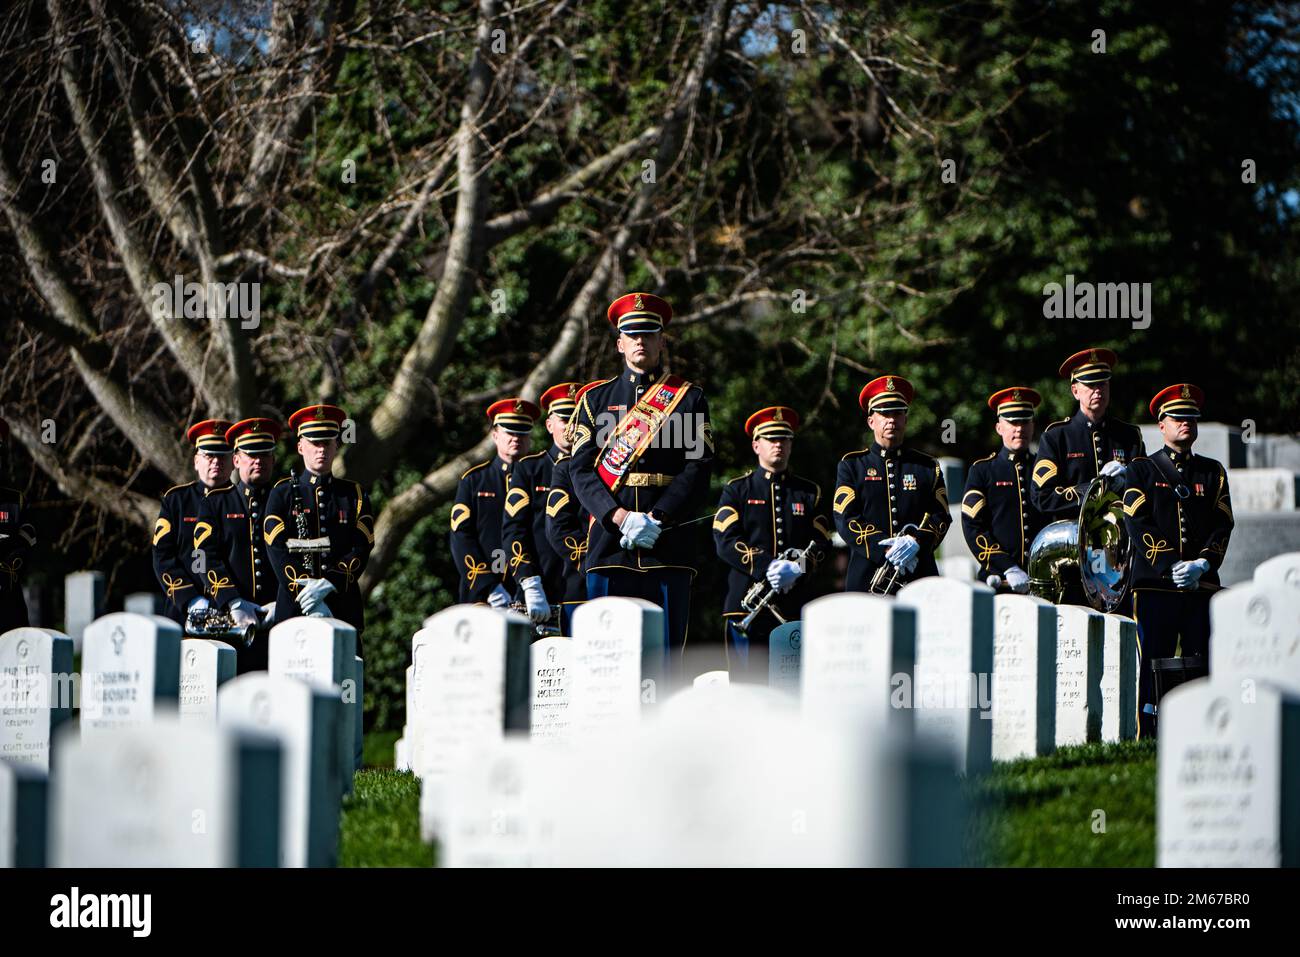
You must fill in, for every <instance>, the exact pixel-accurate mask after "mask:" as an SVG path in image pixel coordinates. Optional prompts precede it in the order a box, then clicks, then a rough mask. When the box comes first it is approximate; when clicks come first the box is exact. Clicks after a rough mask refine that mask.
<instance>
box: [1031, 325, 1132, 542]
mask: <svg viewBox="0 0 1300 957" xmlns="http://www.w3.org/2000/svg"><path fill="white" fill-rule="evenodd" d="M1117 361H1118V359H1117V357H1116V355H1115V353H1114V352H1112V351H1111V350H1110V349H1084V350H1082V351H1081V352H1076V353H1075V354H1074V355H1072V356H1070V358H1068V359H1066V360H1065V361H1064V362H1063V363H1061V368H1060V370H1059V372H1060V375H1061V376H1062V377H1065V376H1068V377H1069V379H1070V394H1071V395H1073V396H1074V398H1075V399H1076V400H1077V401H1078V403H1079V411H1077V412H1075V413H1074V415H1073V416H1071V417H1070V418H1068V419H1062V420H1061V421H1059V422H1053V423H1052V424H1051V425H1049V426H1048V427H1047V428H1045V429H1044V430H1043V437H1042V440H1041V441H1040V442H1039V443H1038V457H1037V458H1036V459H1035V460H1034V475H1033V486H1032V488H1031V489H1030V492H1031V495H1030V497H1031V498H1032V500H1033V505H1034V507H1035V508H1037V509H1038V510H1039V511H1040V512H1042V513H1043V516H1044V518H1045V519H1046V520H1047V521H1049V522H1050V521H1053V520H1055V519H1058V518H1068V519H1074V518H1078V516H1079V505H1080V504H1081V503H1080V499H1081V497H1082V496H1083V494H1084V493H1085V492H1086V491H1087V490H1088V484H1089V483H1090V482H1091V481H1092V480H1093V479H1094V478H1096V477H1097V476H1098V475H1106V476H1109V477H1110V479H1111V484H1112V487H1114V488H1120V489H1122V488H1123V487H1124V471H1125V469H1126V468H1127V467H1128V463H1129V462H1132V461H1133V460H1134V459H1135V458H1137V457H1138V456H1139V455H1142V454H1143V453H1144V447H1143V445H1142V433H1141V432H1139V431H1138V428H1137V426H1135V425H1130V424H1129V423H1127V422H1121V421H1120V420H1119V419H1115V418H1111V417H1110V416H1108V415H1107V414H1106V410H1107V408H1108V407H1109V406H1110V378H1111V370H1112V369H1114V367H1115V364H1116V362H1117Z"/></svg>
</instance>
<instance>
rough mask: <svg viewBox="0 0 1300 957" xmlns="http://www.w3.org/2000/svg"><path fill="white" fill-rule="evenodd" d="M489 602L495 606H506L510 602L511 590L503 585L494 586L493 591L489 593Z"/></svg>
mask: <svg viewBox="0 0 1300 957" xmlns="http://www.w3.org/2000/svg"><path fill="white" fill-rule="evenodd" d="M488 604H489V605H491V606H492V607H493V608H505V607H506V606H507V605H509V604H510V592H508V591H506V590H505V588H503V587H502V586H500V585H497V587H496V588H493V589H492V591H491V593H489V594H488Z"/></svg>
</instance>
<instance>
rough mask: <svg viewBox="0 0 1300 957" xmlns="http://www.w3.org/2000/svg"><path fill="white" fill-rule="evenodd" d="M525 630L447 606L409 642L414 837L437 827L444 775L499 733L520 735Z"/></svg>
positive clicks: (514, 619)
mask: <svg viewBox="0 0 1300 957" xmlns="http://www.w3.org/2000/svg"><path fill="white" fill-rule="evenodd" d="M532 637H533V629H532V625H531V624H530V623H529V621H528V619H526V618H524V617H523V616H522V615H516V614H510V613H507V614H502V613H499V612H497V611H496V610H495V609H492V608H488V607H486V606H480V605H468V604H465V605H453V606H451V607H450V608H447V609H445V610H443V611H441V612H439V613H438V614H436V615H434V616H432V617H431V618H430V625H429V627H427V628H422V629H421V630H420V631H418V632H416V634H415V637H414V638H413V639H412V642H411V655H412V658H413V660H414V665H413V668H414V671H413V673H412V678H411V687H412V691H413V693H412V701H411V709H410V711H408V713H407V719H406V720H407V731H408V735H407V741H408V744H407V749H408V754H409V759H410V763H411V770H412V771H414V772H415V773H416V774H417V775H418V776H419V777H420V778H421V786H420V832H421V835H422V836H423V837H424V838H425V839H426V840H431V839H433V838H435V837H437V836H438V835H439V834H440V833H441V830H442V827H443V826H444V824H445V818H444V815H445V809H446V803H445V797H446V796H445V792H444V787H445V784H446V776H447V774H448V773H450V771H451V770H452V769H453V768H454V767H455V766H456V764H457V763H459V762H460V761H461V760H463V759H464V756H465V754H467V753H468V752H469V751H470V750H471V749H472V748H474V747H475V746H477V745H479V744H483V743H485V742H489V743H490V742H492V741H498V740H500V739H501V736H502V735H503V734H504V733H505V731H506V730H509V729H512V730H520V731H527V730H528V722H529V706H530V702H529V696H528V684H529V673H528V668H529V660H528V646H529V643H530V641H531V639H532Z"/></svg>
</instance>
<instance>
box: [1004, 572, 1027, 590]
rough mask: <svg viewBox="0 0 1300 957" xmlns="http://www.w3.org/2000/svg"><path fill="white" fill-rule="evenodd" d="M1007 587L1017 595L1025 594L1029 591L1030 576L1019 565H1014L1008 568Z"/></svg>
mask: <svg viewBox="0 0 1300 957" xmlns="http://www.w3.org/2000/svg"><path fill="white" fill-rule="evenodd" d="M1006 579H1007V587H1008V588H1010V589H1011V590H1012V591H1013V592H1015V593H1016V594H1017V595H1023V594H1025V593H1026V592H1028V591H1029V576H1028V575H1026V574H1025V570H1024V569H1023V568H1021V567H1020V566H1019V565H1012V566H1011V567H1010V568H1008V569H1007V574H1006Z"/></svg>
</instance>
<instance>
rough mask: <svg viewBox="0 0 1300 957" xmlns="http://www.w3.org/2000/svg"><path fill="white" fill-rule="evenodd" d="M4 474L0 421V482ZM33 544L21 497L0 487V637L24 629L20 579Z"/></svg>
mask: <svg viewBox="0 0 1300 957" xmlns="http://www.w3.org/2000/svg"><path fill="white" fill-rule="evenodd" d="M8 474H9V423H7V422H5V421H4V419H0V479H2V478H5V477H6V476H8ZM35 544H36V528H35V526H33V525H32V523H31V521H30V519H29V517H28V514H27V510H26V507H25V506H24V505H23V493H22V492H20V491H18V489H16V488H10V487H9V486H7V485H0V635H2V634H4V633H5V632H6V631H8V630H9V629H10V628H25V627H26V626H27V623H28V620H29V619H28V617H27V600H26V599H25V598H24V597H23V576H24V575H25V574H26V570H27V568H28V566H29V565H30V562H31V554H32V548H33V546H35Z"/></svg>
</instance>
